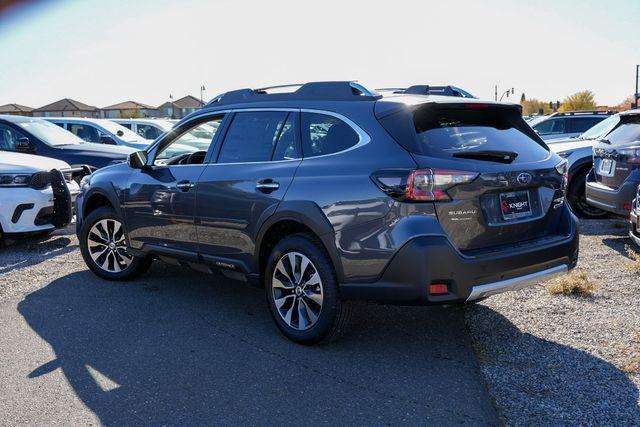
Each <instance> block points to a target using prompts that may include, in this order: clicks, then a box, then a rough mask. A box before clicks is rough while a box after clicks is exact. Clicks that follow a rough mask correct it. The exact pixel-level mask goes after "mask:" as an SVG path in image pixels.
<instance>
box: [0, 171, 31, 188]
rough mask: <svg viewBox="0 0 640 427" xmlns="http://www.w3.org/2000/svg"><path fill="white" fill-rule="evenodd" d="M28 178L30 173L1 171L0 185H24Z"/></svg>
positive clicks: (27, 183)
mask: <svg viewBox="0 0 640 427" xmlns="http://www.w3.org/2000/svg"><path fill="white" fill-rule="evenodd" d="M30 179H31V175H30V174H24V173H17V174H16V173H3V174H0V187H26V186H27V185H29V180H30Z"/></svg>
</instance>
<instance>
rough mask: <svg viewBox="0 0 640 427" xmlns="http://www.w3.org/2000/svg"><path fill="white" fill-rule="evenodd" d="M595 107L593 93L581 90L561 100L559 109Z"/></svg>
mask: <svg viewBox="0 0 640 427" xmlns="http://www.w3.org/2000/svg"><path fill="white" fill-rule="evenodd" d="M595 108H596V100H595V95H594V94H593V92H591V91H590V90H583V91H580V92H576V93H574V94H573V95H569V96H568V97H566V98H565V99H564V100H563V101H562V104H561V105H560V109H559V111H579V110H594V109H595Z"/></svg>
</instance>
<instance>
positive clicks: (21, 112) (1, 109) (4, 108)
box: [0, 104, 33, 116]
mask: <svg viewBox="0 0 640 427" xmlns="http://www.w3.org/2000/svg"><path fill="white" fill-rule="evenodd" d="M32 111H33V108H31V107H27V106H26V105H20V104H6V105H0V114H11V115H13V116H31V115H32V113H31V112H32Z"/></svg>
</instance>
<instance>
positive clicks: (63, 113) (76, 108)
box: [32, 98, 100, 118]
mask: <svg viewBox="0 0 640 427" xmlns="http://www.w3.org/2000/svg"><path fill="white" fill-rule="evenodd" d="M32 113H33V116H34V117H91V118H99V117H100V110H98V108H97V107H94V106H91V105H87V104H84V103H82V102H80V101H75V100H73V99H69V98H64V99H61V100H60V101H56V102H53V103H51V104H47V105H45V106H43V107H40V108H36V109H34V110H33V111H32Z"/></svg>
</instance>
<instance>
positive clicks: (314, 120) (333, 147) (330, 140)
mask: <svg viewBox="0 0 640 427" xmlns="http://www.w3.org/2000/svg"><path fill="white" fill-rule="evenodd" d="M301 126H302V153H303V155H304V157H305V158H309V157H316V156H323V155H326V154H333V153H338V152H340V151H344V150H346V149H349V148H351V147H353V146H355V145H356V144H358V142H360V136H359V135H358V134H357V133H356V131H355V130H353V128H352V127H351V126H349V125H348V124H346V123H345V122H343V121H342V120H340V119H339V118H337V117H333V116H330V115H328V114H321V113H302V120H301Z"/></svg>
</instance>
